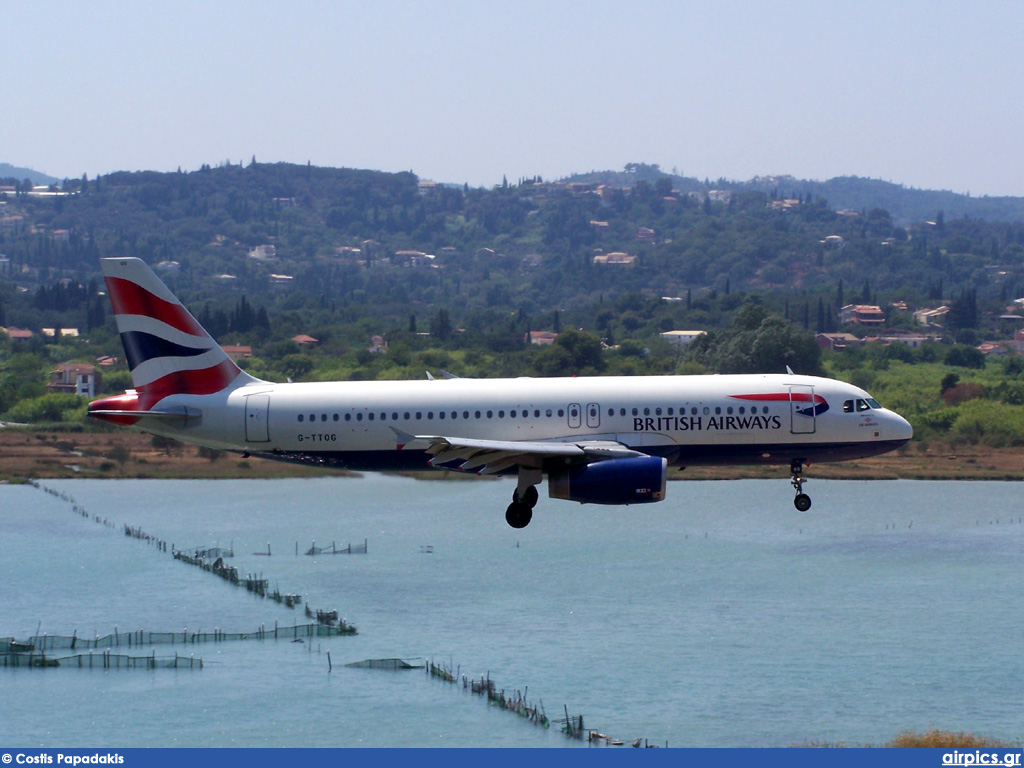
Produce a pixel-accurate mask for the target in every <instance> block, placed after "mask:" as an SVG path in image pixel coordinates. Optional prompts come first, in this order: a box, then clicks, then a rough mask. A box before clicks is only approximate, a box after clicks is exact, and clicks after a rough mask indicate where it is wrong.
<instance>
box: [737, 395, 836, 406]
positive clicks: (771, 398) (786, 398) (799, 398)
mask: <svg viewBox="0 0 1024 768" xmlns="http://www.w3.org/2000/svg"><path fill="white" fill-rule="evenodd" d="M729 397H732V398H734V399H736V400H757V401H760V402H770V403H772V402H774V403H789V402H793V401H796V402H798V403H810V402H814V403H815V404H819V403H824V402H825V398H824V397H822V396H821V395H814V399H813V400H812V399H811V394H810V393H809V392H772V393H769V394H763V395H729Z"/></svg>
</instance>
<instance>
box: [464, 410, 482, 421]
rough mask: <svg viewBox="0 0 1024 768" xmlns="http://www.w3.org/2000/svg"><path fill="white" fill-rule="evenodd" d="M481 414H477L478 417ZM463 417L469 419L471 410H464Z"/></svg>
mask: <svg viewBox="0 0 1024 768" xmlns="http://www.w3.org/2000/svg"><path fill="white" fill-rule="evenodd" d="M479 415H480V414H477V417H479ZM462 418H464V419H468V418H469V411H463V412H462Z"/></svg>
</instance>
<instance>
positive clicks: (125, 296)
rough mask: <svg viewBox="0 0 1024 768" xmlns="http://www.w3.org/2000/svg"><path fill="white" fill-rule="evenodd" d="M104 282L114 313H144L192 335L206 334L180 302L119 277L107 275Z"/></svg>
mask: <svg viewBox="0 0 1024 768" xmlns="http://www.w3.org/2000/svg"><path fill="white" fill-rule="evenodd" d="M106 283H107V292H108V293H109V294H110V303H111V304H112V305H113V307H114V314H115V315H145V316H146V317H152V318H155V319H157V320H159V321H160V322H162V323H167V325H169V326H171V327H172V328H177V329H178V330H179V331H183V332H185V333H190V334H192V335H193V336H203V337H206V336H207V333H206V331H204V330H203V328H202V326H200V325H199V323H197V322H196V321H195V320H194V319H193V318H192V315H190V314H189V313H188V310H187V309H185V307H183V306H182V305H181V304H173V303H171V302H169V301H165V300H164V299H161V298H160V297H159V296H154V295H153V294H152V293H150V292H149V291H147V290H146V289H145V288H143V287H142V286H141V285H138V284H137V283H133V282H131V281H130V280H125V279H124V278H121V277H108V278H106Z"/></svg>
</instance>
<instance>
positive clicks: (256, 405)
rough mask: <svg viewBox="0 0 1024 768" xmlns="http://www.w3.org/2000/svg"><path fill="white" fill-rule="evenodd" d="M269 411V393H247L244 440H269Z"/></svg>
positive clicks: (264, 441) (262, 441) (250, 441)
mask: <svg viewBox="0 0 1024 768" xmlns="http://www.w3.org/2000/svg"><path fill="white" fill-rule="evenodd" d="M269 412H270V396H269V395H248V396H247V397H246V398H245V440H246V442H249V443H266V442H269V441H270V432H269V430H268V427H267V414H268V413H269Z"/></svg>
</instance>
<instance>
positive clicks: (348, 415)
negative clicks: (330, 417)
mask: <svg viewBox="0 0 1024 768" xmlns="http://www.w3.org/2000/svg"><path fill="white" fill-rule="evenodd" d="M345 421H352V414H351V413H346V414H345Z"/></svg>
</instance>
